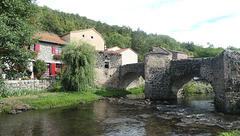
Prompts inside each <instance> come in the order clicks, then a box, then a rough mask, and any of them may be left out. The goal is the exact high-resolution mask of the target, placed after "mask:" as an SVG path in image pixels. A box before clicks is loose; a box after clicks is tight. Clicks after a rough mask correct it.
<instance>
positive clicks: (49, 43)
mask: <svg viewBox="0 0 240 136" xmlns="http://www.w3.org/2000/svg"><path fill="white" fill-rule="evenodd" d="M36 36H37V37H39V38H40V39H39V42H38V43H37V44H35V45H32V46H31V47H30V49H31V50H33V51H38V52H39V53H38V56H37V59H40V60H44V61H45V62H46V64H47V70H46V72H45V73H44V75H43V76H45V77H51V76H54V75H55V74H56V71H57V70H61V69H62V68H63V67H64V64H63V63H62V62H61V61H60V60H59V59H58V58H59V56H60V55H61V53H62V48H63V47H64V46H66V44H67V43H68V42H78V41H79V40H81V41H84V42H87V43H89V44H90V45H92V46H94V47H95V50H97V51H98V52H99V54H98V55H99V56H98V57H97V58H98V63H97V65H96V69H95V70H96V73H97V75H96V77H97V78H96V83H97V84H98V85H101V86H105V87H108V88H117V86H118V84H119V78H118V74H119V68H120V67H121V66H122V65H126V64H132V63H137V62H138V54H137V53H136V52H135V51H133V50H132V49H131V48H127V49H121V48H119V47H117V46H115V47H112V48H108V49H104V47H105V40H104V38H103V37H102V35H101V34H100V33H98V32H97V31H96V30H95V29H94V28H92V29H85V30H78V31H71V32H69V33H67V34H64V35H62V36H60V37H59V36H51V35H46V34H37V35H36Z"/></svg>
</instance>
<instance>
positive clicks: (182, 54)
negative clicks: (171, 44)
mask: <svg viewBox="0 0 240 136" xmlns="http://www.w3.org/2000/svg"><path fill="white" fill-rule="evenodd" d="M168 51H170V52H171V53H172V59H173V60H179V59H187V58H188V54H187V53H186V52H180V51H174V50H168Z"/></svg>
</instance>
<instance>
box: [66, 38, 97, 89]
mask: <svg viewBox="0 0 240 136" xmlns="http://www.w3.org/2000/svg"><path fill="white" fill-rule="evenodd" d="M62 58H63V61H64V63H65V64H66V67H67V71H66V72H65V73H64V74H63V86H64V89H65V90H71V91H81V92H82V91H87V89H88V88H89V87H91V86H93V85H94V77H95V71H94V67H95V63H96V51H95V50H94V48H93V47H92V46H90V45H88V44H87V43H85V42H82V41H79V42H75V43H69V44H68V45H67V46H66V48H65V49H64V50H63V53H62Z"/></svg>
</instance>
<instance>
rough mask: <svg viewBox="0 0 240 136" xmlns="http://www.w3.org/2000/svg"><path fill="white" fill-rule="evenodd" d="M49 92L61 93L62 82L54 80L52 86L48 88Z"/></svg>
mask: <svg viewBox="0 0 240 136" xmlns="http://www.w3.org/2000/svg"><path fill="white" fill-rule="evenodd" d="M48 91H50V92H61V91H62V81H61V80H56V81H55V82H54V83H53V85H52V86H51V87H50V88H49V90H48Z"/></svg>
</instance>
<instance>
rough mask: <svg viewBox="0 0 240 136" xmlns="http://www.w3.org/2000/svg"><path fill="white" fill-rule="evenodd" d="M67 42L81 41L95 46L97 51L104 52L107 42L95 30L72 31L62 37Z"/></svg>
mask: <svg viewBox="0 0 240 136" xmlns="http://www.w3.org/2000/svg"><path fill="white" fill-rule="evenodd" d="M60 38H62V39H63V40H65V41H66V42H78V41H79V40H81V41H84V42H87V43H89V44H90V45H92V46H94V48H95V50H97V51H104V45H105V40H104V38H103V36H102V35H101V34H100V33H99V32H97V31H96V30H95V29H94V28H91V29H85V30H77V31H71V32H69V33H66V34H64V35H62V36H60Z"/></svg>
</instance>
